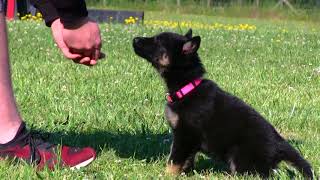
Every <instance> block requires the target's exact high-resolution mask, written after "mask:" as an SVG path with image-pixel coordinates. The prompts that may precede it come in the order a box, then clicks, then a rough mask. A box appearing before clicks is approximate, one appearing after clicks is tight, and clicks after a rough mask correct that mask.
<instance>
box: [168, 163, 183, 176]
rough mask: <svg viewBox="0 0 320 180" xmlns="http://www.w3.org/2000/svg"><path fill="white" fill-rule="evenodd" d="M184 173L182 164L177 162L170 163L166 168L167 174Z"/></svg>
mask: <svg viewBox="0 0 320 180" xmlns="http://www.w3.org/2000/svg"><path fill="white" fill-rule="evenodd" d="M181 173H182V166H181V165H177V164H168V165H167V168H166V174H169V175H175V176H177V175H180V174H181Z"/></svg>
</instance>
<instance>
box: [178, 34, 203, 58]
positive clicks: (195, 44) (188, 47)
mask: <svg viewBox="0 0 320 180" xmlns="http://www.w3.org/2000/svg"><path fill="white" fill-rule="evenodd" d="M200 43H201V38H200V36H195V37H193V38H191V39H190V40H189V41H187V42H186V43H184V45H183V47H182V54H184V55H188V54H193V53H195V52H197V51H198V49H199V47H200Z"/></svg>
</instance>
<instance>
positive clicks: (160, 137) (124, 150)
mask: <svg viewBox="0 0 320 180" xmlns="http://www.w3.org/2000/svg"><path fill="white" fill-rule="evenodd" d="M37 134H41V136H45V137H46V139H48V140H49V141H50V142H54V143H59V144H64V145H69V146H78V147H85V146H90V147H93V148H95V149H96V150H97V153H98V154H99V153H101V151H103V150H113V151H114V152H115V153H116V154H117V155H118V156H119V157H121V158H133V159H138V160H146V161H147V162H152V161H155V160H159V159H162V158H166V157H167V156H168V154H169V152H170V144H171V135H170V134H165V133H163V134H155V133H152V132H141V133H136V134H132V133H129V132H117V133H110V132H106V131H96V132H94V133H91V134H90V133H88V134H85V133H76V132H67V133H65V132H54V133H44V132H37ZM288 141H289V143H290V144H292V145H293V146H295V147H299V145H301V144H303V141H301V140H293V139H290V140H288ZM195 170H196V171H197V172H200V173H206V172H218V173H227V172H228V167H227V165H226V163H224V162H222V161H221V160H219V159H218V158H214V157H212V158H208V157H206V156H204V155H199V156H198V158H197V161H196V163H195ZM287 174H288V176H289V177H290V178H294V177H295V176H296V175H295V173H294V172H292V171H290V170H288V169H287Z"/></svg>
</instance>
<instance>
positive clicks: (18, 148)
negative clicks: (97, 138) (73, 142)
mask: <svg viewBox="0 0 320 180" xmlns="http://www.w3.org/2000/svg"><path fill="white" fill-rule="evenodd" d="M95 157H96V152H95V150H94V149H92V148H89V147H86V148H76V147H68V146H59V145H54V144H51V143H48V142H45V141H44V140H42V139H41V138H35V137H34V136H32V134H31V133H30V132H29V131H27V129H26V126H25V124H24V123H22V124H21V126H20V128H19V130H18V132H17V135H16V136H15V138H14V139H13V140H12V141H10V142H8V143H7V144H0V160H1V159H5V158H10V159H11V158H13V159H21V160H24V161H26V162H28V163H30V164H35V165H37V167H38V169H43V168H44V167H45V166H47V167H48V168H49V169H51V170H52V169H54V167H55V166H56V165H58V164H59V165H60V166H62V167H70V168H71V169H79V168H81V167H85V166H87V165H89V164H90V163H91V162H92V161H93V160H94V159H95Z"/></svg>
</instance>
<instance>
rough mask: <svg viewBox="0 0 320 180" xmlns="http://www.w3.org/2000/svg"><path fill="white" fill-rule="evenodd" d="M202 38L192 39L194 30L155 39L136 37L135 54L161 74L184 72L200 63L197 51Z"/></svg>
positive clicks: (134, 41)
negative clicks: (175, 71)
mask: <svg viewBox="0 0 320 180" xmlns="http://www.w3.org/2000/svg"><path fill="white" fill-rule="evenodd" d="M200 42H201V38H200V36H195V37H192V30H191V29H190V30H189V31H188V32H187V34H185V35H179V34H176V33H171V32H164V33H161V34H158V35H156V36H153V37H136V38H134V39H133V48H134V51H135V53H136V54H137V55H138V56H140V57H142V58H144V59H146V60H147V61H148V62H150V63H151V64H152V65H153V66H154V67H155V68H156V69H157V70H158V71H159V72H160V74H163V73H166V72H169V71H172V70H183V69H187V68H188V67H192V66H193V65H194V64H198V63H199V59H198V58H194V57H198V55H197V50H198V49H199V47H200Z"/></svg>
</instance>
